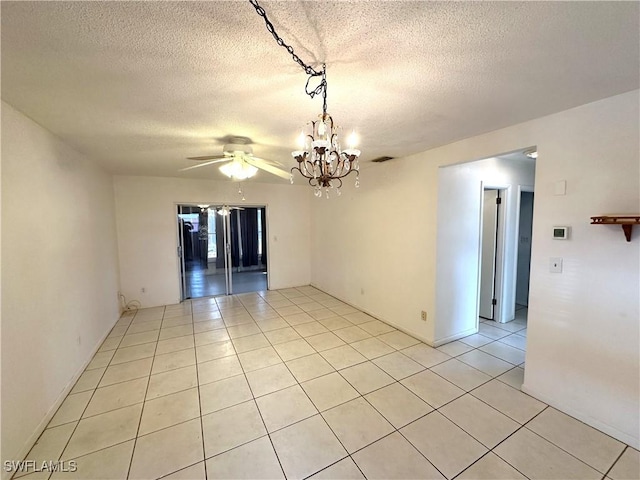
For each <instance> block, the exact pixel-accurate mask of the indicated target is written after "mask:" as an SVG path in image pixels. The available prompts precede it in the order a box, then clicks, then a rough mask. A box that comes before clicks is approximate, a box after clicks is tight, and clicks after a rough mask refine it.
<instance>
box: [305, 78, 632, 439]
mask: <svg viewBox="0 0 640 480" xmlns="http://www.w3.org/2000/svg"><path fill="white" fill-rule="evenodd" d="M639 100H640V98H639V94H638V91H637V90H636V91H633V92H629V93H626V94H623V95H618V96H615V97H611V98H608V99H604V100H601V101H598V102H594V103H591V104H587V105H583V106H581V107H578V108H574V109H571V110H567V111H565V112H560V113H558V114H555V115H550V116H547V117H543V118H539V119H536V120H532V121H530V122H526V123H522V124H519V125H514V126H511V127H508V128H504V129H501V130H497V131H494V132H491V133H488V134H485V135H481V136H478V137H474V138H469V139H466V140H463V141H460V142H456V143H454V144H451V145H446V146H443V147H440V148H437V149H433V150H430V151H428V152H424V153H421V154H418V155H414V156H411V157H406V158H402V159H396V160H392V161H389V162H387V163H383V164H381V165H376V166H371V167H369V168H366V169H363V172H362V174H361V183H362V187H361V189H360V190H359V191H357V192H356V193H354V192H353V191H352V190H349V191H347V192H346V193H345V195H343V196H342V197H340V198H336V199H332V200H330V201H324V203H323V202H322V201H318V202H315V203H316V204H317V207H314V208H315V210H316V212H317V214H316V215H315V217H314V222H313V223H312V251H313V257H312V283H313V284H314V285H317V286H318V287H320V288H322V289H323V290H326V291H328V292H329V293H332V294H334V295H336V296H338V297H340V298H342V299H343V300H345V301H348V302H350V303H352V304H355V305H358V306H360V307H362V308H363V309H365V310H366V311H369V312H370V313H372V314H374V315H376V316H378V317H379V318H381V319H383V320H386V321H388V322H390V323H392V324H393V325H396V326H397V327H399V328H402V329H404V330H406V331H408V332H411V333H413V334H415V335H417V336H420V337H421V338H424V339H425V340H427V341H433V340H434V339H435V338H436V324H439V323H440V321H445V322H446V321H447V319H446V318H444V319H441V318H436V310H435V304H436V302H435V299H436V264H437V262H436V259H437V256H436V239H437V228H436V225H437V198H438V197H437V195H438V188H439V186H438V184H437V179H438V167H440V166H444V165H451V164H455V163H460V162H466V161H469V160H472V159H478V158H487V157H490V156H493V155H496V154H498V153H502V152H511V151H515V150H518V149H521V148H524V147H527V146H531V145H536V146H537V147H538V152H539V158H538V160H537V162H536V178H535V184H536V197H535V209H534V223H533V238H532V242H533V243H532V265H531V287H530V296H529V330H528V340H527V348H528V352H527V361H526V369H525V384H524V388H525V389H526V390H527V391H528V392H530V393H531V394H533V395H535V396H537V397H539V398H542V399H543V400H545V401H547V402H549V403H550V404H552V405H554V406H556V407H558V408H560V409H561V410H563V411H566V412H568V413H570V414H572V415H574V416H576V417H578V418H580V419H582V420H584V421H585V422H587V423H589V424H591V425H594V426H596V427H598V428H600V429H602V430H604V431H606V432H608V433H610V434H611V435H613V436H615V437H616V438H619V439H621V440H623V441H626V442H628V443H630V444H632V445H635V446H636V447H638V443H639V440H638V431H639V413H638V412H639V411H640V405H639V404H638V402H639V397H640V392H639V390H640V386H639V378H640V371H639V366H638V365H639V360H640V359H639V356H640V353H639V351H640V348H639V335H640V332H639V325H638V318H639V317H640V312H639V304H640V302H639V291H640V269H639V268H638V267H639V263H640V233H639V232H638V231H636V232H634V236H633V239H632V242H631V243H627V242H625V240H624V236H623V234H622V231H621V229H620V228H619V227H611V226H599V225H598V226H595V225H590V224H589V217H590V216H592V215H599V214H605V213H620V212H623V213H638V210H639V209H640V185H639V183H640V172H639V168H640V159H639V154H638V145H639V143H640V138H639V133H638V132H639V130H640V125H639V117H640V112H639V103H640V102H639ZM425 135H428V131H426V132H425ZM363 148H364V146H363ZM561 180H566V181H567V195H564V196H556V195H554V191H555V190H554V186H555V183H556V182H557V181H561ZM478 195H479V193H478ZM451 221H452V222H456V221H458V220H457V219H451ZM554 225H570V226H571V227H572V238H571V240H568V241H565V242H561V241H557V240H553V239H552V238H551V228H552V227H553V226H554ZM636 230H638V229H636ZM321 247H324V249H323V250H321V249H320V248H321ZM550 257H563V258H564V272H563V273H562V274H551V273H549V258H550ZM361 288H363V289H364V294H361V290H360V289H361ZM420 310H426V311H427V313H428V320H427V322H426V323H424V322H421V321H420Z"/></svg>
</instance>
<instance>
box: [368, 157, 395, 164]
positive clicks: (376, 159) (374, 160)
mask: <svg viewBox="0 0 640 480" xmlns="http://www.w3.org/2000/svg"><path fill="white" fill-rule="evenodd" d="M394 158H395V157H378V158H374V159H373V160H371V161H372V162H375V163H382V162H387V161H389V160H393V159H394Z"/></svg>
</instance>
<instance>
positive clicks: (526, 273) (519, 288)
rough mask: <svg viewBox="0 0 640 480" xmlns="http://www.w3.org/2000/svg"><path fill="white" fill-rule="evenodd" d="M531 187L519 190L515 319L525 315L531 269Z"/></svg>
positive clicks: (527, 305)
mask: <svg viewBox="0 0 640 480" xmlns="http://www.w3.org/2000/svg"><path fill="white" fill-rule="evenodd" d="M533 195H534V194H533V189H530V190H529V189H527V190H525V189H524V188H523V189H522V190H521V191H520V209H519V218H518V240H517V241H518V253H517V258H516V262H517V264H516V272H517V273H516V306H515V310H516V319H518V318H525V319H526V317H527V309H528V307H529V278H530V271H531V234H532V233H533Z"/></svg>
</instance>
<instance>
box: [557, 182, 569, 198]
mask: <svg viewBox="0 0 640 480" xmlns="http://www.w3.org/2000/svg"><path fill="white" fill-rule="evenodd" d="M554 187H555V188H554V191H555V194H556V195H566V194H567V181H566V180H560V181H559V182H556V184H555V186H554Z"/></svg>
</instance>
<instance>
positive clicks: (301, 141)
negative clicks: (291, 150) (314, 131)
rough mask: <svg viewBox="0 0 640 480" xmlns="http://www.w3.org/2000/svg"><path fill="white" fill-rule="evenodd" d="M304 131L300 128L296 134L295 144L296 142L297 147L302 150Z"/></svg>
mask: <svg viewBox="0 0 640 480" xmlns="http://www.w3.org/2000/svg"><path fill="white" fill-rule="evenodd" d="M304 139H305V138H304V132H303V131H302V130H300V135H298V140H297V142H296V143H297V144H298V148H299V149H300V150H302V149H303V148H304Z"/></svg>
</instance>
